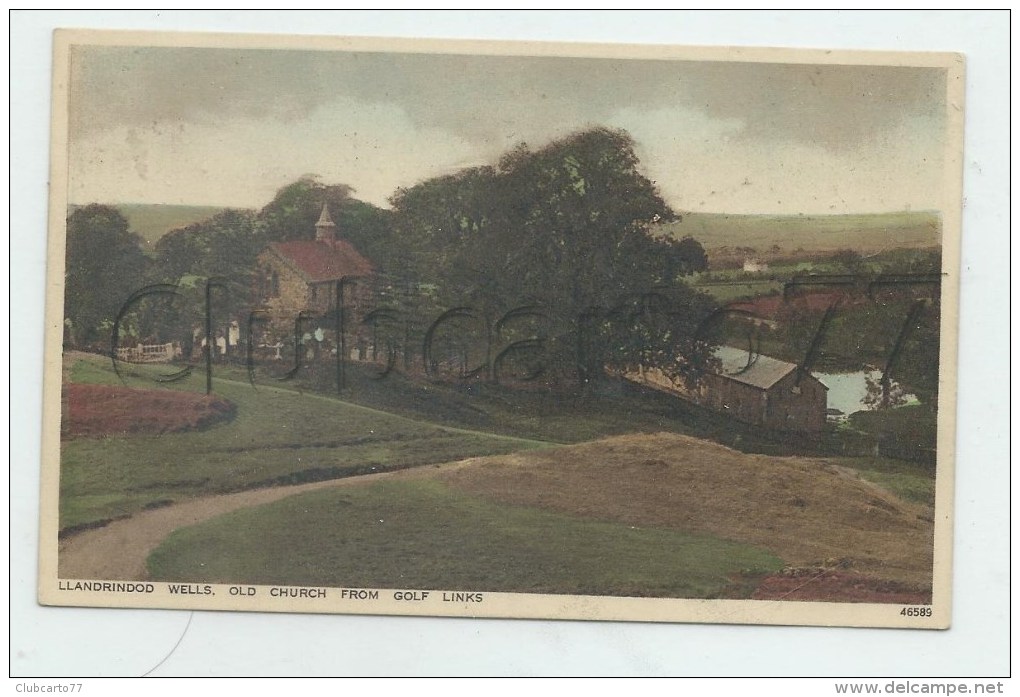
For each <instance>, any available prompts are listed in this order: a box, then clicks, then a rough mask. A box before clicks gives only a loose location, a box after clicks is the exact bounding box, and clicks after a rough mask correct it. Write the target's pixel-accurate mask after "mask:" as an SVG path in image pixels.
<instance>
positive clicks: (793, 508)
mask: <svg viewBox="0 0 1020 697" xmlns="http://www.w3.org/2000/svg"><path fill="white" fill-rule="evenodd" d="M437 476H438V477H439V478H440V479H442V480H443V481H446V482H447V483H448V484H449V485H450V486H453V487H455V488H457V489H460V490H462V491H465V492H468V493H471V494H474V495H477V496H481V497H484V498H488V499H491V500H495V501H499V502H501V503H508V504H515V505H521V506H536V507H539V508H546V509H550V510H554V511H559V512H563V513H567V514H571V515H578V516H584V517H591V518H598V519H602V520H611V521H618V522H623V523H626V524H629V525H633V526H648V527H661V528H672V529H678V530H683V531H685V532H692V533H703V534H708V535H713V536H716V537H720V538H723V539H728V540H733V541H737V542H746V543H751V544H754V545H758V546H761V547H764V548H766V549H769V550H771V551H772V552H773V553H775V554H776V555H777V556H779V557H780V558H781V559H783V560H784V562H785V563H786V564H787V566H789V567H791V568H797V569H800V568H824V567H826V566H829V565H831V561H832V560H833V559H838V560H840V567H841V568H843V569H849V570H852V571H853V572H854V573H860V574H864V575H867V576H869V577H873V578H875V579H881V580H883V581H892V582H896V583H901V584H906V585H907V586H910V587H912V588H916V589H917V590H918V591H919V592H921V593H928V592H930V587H931V576H932V557H933V548H934V542H933V540H934V535H933V525H932V522H931V521H932V510H931V508H930V507H928V506H925V505H921V504H914V503H910V502H906V501H903V500H901V499H899V498H897V497H896V496H894V495H893V494H891V493H889V492H887V491H886V490H884V489H882V488H880V487H878V486H876V485H874V484H871V483H869V482H866V481H863V480H861V479H859V478H858V477H857V475H856V473H855V472H854V470H852V469H849V468H846V467H841V466H838V465H837V464H835V463H834V462H833V461H831V460H828V459H826V458H808V457H772V456H766V455H751V454H745V453H741V452H737V451H735V450H731V449H729V448H726V447H723V446H721V445H718V444H715V443H711V442H708V441H703V440H699V439H696V438H691V437H687V436H681V435H676V434H654V435H653V434H642V435H627V436H619V437H614V438H607V439H605V440H600V441H594V442H591V443H584V444H580V445H575V446H569V447H562V448H553V449H548V450H536V451H528V452H522V453H516V454H513V455H505V456H495V457H489V458H481V459H478V460H474V461H472V463H471V466H469V467H462V468H458V469H456V470H450V471H445V472H441V473H437Z"/></svg>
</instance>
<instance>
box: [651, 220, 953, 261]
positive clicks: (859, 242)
mask: <svg viewBox="0 0 1020 697" xmlns="http://www.w3.org/2000/svg"><path fill="white" fill-rule="evenodd" d="M663 231H664V232H665V233H666V234H669V235H672V236H674V237H677V238H681V237H685V236H687V235H690V236H691V237H693V238H695V239H696V240H698V241H699V242H701V244H702V246H703V247H705V249H719V248H722V247H731V248H732V247H753V248H754V249H755V250H757V251H759V252H766V251H767V250H769V249H770V248H771V247H772V246H773V245H778V246H779V247H780V248H781V249H782V250H783V251H784V252H790V251H794V250H797V249H804V250H805V251H807V252H813V251H815V252H827V251H833V250H837V249H853V250H856V251H859V252H875V251H879V250H882V249H891V248H896V247H909V248H917V247H934V246H937V245H939V244H940V243H941V238H942V221H941V218H940V217H939V214H938V213H936V212H934V211H918V212H913V211H904V212H900V213H867V214H854V215H729V214H726V213H685V214H683V219H682V220H681V221H680V222H678V223H668V224H666V225H664V226H663Z"/></svg>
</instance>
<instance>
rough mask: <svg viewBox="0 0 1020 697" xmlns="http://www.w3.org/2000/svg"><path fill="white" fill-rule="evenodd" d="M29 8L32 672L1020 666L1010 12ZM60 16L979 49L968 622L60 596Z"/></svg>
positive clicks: (92, 23) (22, 627)
mask: <svg viewBox="0 0 1020 697" xmlns="http://www.w3.org/2000/svg"><path fill="white" fill-rule="evenodd" d="M10 22H11V31H10V37H11V115H10V118H11V163H10V164H11V182H10V187H11V242H10V254H11V257H10V273H11V276H10V292H11V299H10V309H11V318H10V320H11V321H10V332H11V336H10V340H11V341H10V344H9V345H10V347H11V375H10V377H11V384H10V394H11V407H12V409H11V412H12V413H11V424H10V425H11V463H10V471H11V477H10V486H11V490H10V495H11V530H10V544H11V550H10V551H11V569H10V581H11V588H10V601H11V644H10V671H11V675H12V676H38V677H44V676H85V675H109V676H137V675H141V674H143V673H145V672H147V671H149V670H150V669H152V668H153V667H154V666H156V665H157V664H158V663H159V662H160V661H161V660H162V659H163V658H164V657H165V656H166V655H167V653H168V652H170V650H171V649H172V647H174V645H175V644H176V643H177V642H178V640H179V639H180V644H179V645H178V647H177V649H176V650H175V651H174V652H173V655H172V656H170V657H169V659H167V660H166V661H165V662H164V663H163V664H162V665H161V666H160V667H159V668H158V669H157V670H156V671H155V672H154V673H153V674H154V675H164V676H169V675H197V676H207V675H210V676H211V675H235V676H238V675H252V676H255V675H491V674H498V675H559V674H575V675H576V674H583V675H620V674H626V675H691V676H713V675H729V676H735V675H755V676H773V675H774V676H830V675H848V676H850V675H862V676H865V675H871V676H873V675H880V676H929V677H934V676H950V675H955V676H991V675H996V676H1001V675H1006V674H1008V671H1009V581H1010V575H1009V574H1010V570H1009V549H1008V545H1009V533H1008V531H1009V522H1010V520H1009V503H1010V498H1009V495H1010V491H1009V435H1008V434H1009V418H1008V414H1009V404H1008V402H1007V396H1008V394H1009V391H1008V389H1007V387H1006V385H1005V382H1004V378H1005V376H1006V374H1007V373H1008V367H1009V348H1008V347H1009V334H1008V326H1009V325H1008V322H1007V308H1008V304H1009V303H1008V299H1007V296H1006V295H1005V291H1006V288H1007V284H1008V280H1009V271H1010V266H1009V255H1008V253H1007V250H1008V247H1009V159H1008V148H1007V144H1008V142H1009V121H1008V119H1009V102H1008V99H1009V85H1008V84H1007V81H1008V76H1009V15H1008V14H1006V13H1003V12H998V13H992V12H978V11H966V12H956V13H942V12H895V13H891V12H777V11H769V12H757V13H747V12H697V13H688V12H647V11H643V12H626V13H623V12H615V13H613V12H588V11H586V12H553V13H545V12H535V11H520V12H481V13H478V12H439V13H432V12H410V11H397V12H386V13H384V12H308V13H281V12H267V13H258V12H227V11H216V12H195V11H188V12H154V11H141V12H126V11H120V12H94V11H93V12H67V11H61V12H41V11H18V12H13V13H12V14H11V15H10ZM56 27H96V28H123V29H159V30H191V31H198V30H201V31H225V32H263V33H265V32H273V33H288V34H335V35H366V36H408V37H412V36H428V37H437V38H472V39H523V40H556V41H590V42H613V43H664V44H688V45H750V46H803V47H812V48H864V49H880V50H890V49H895V50H939V51H959V52H963V53H965V54H966V55H967V135H966V151H965V158H964V175H965V182H964V186H965V198H966V202H965V207H964V224H963V256H962V285H961V333H960V367H959V405H958V412H959V417H958V434H959V435H958V445H957V482H956V485H957V490H956V511H955V514H956V546H955V570H954V611H953V628H952V629H950V630H948V631H944V632H932V631H903V630H870V629H832V628H819V627H758V626H747V627H740V626H709V625H642V624H631V623H584V622H539V621H509V620H506V621H502V620H467V619H419V618H398V617H359V616H307V615H276V614H246V613H194V614H193V615H192V614H191V613H188V612H184V611H156V610H99V609H75V608H43V607H40V606H38V605H37V604H36V602H35V586H36V549H37V544H38V531H37V518H38V481H39V477H38V471H39V440H40V419H41V408H42V407H41V381H42V357H41V356H42V331H43V298H44V293H45V263H46V260H45V244H46V211H47V176H48V150H49V89H50V69H51V32H52V29H54V28H56ZM189 618H190V626H188V623H189ZM186 626H188V629H187V632H186V633H185V634H184V636H183V639H182V638H181V637H182V633H183V632H184V630H185V627H186Z"/></svg>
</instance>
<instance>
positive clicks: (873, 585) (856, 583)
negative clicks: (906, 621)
mask: <svg viewBox="0 0 1020 697" xmlns="http://www.w3.org/2000/svg"><path fill="white" fill-rule="evenodd" d="M751 598H752V599H753V600H817V601H825V602H829V603H893V604H896V605H929V604H931V592H930V591H925V590H921V589H918V588H917V587H915V586H910V585H908V584H904V583H897V582H895V581H883V580H880V579H875V578H870V577H868V576H864V575H862V574H857V573H852V572H846V571H837V570H835V569H787V570H786V571H784V572H783V573H780V574H773V575H771V576H766V577H765V578H764V579H763V580H762V581H761V583H760V584H759V585H758V588H757V589H755V591H754V593H752V594H751Z"/></svg>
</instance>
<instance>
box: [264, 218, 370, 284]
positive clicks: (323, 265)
mask: <svg viewBox="0 0 1020 697" xmlns="http://www.w3.org/2000/svg"><path fill="white" fill-rule="evenodd" d="M325 217H326V219H327V220H329V214H328V213H325ZM320 224H321V223H320ZM330 224H332V221H330ZM269 249H270V250H271V251H272V252H273V253H274V254H275V255H276V256H277V257H279V258H280V259H282V260H283V261H284V262H286V263H287V264H289V265H290V266H291V267H293V268H294V269H296V270H297V271H298V272H299V273H300V274H301V275H302V276H304V277H305V280H306V281H308V282H309V283H321V282H324V281H336V280H339V279H341V278H344V277H355V276H367V275H369V274H371V273H372V272H373V271H374V268H373V266H372V262H370V261H369V260H368V259H366V258H365V257H363V256H361V254H360V253H359V252H358V250H356V249H355V248H354V246H353V245H352V244H351V243H350V242H348V241H347V240H336V241H335V242H333V243H331V244H330V243H326V242H320V241H318V240H292V241H290V242H275V243H273V244H271V245H269Z"/></svg>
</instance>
